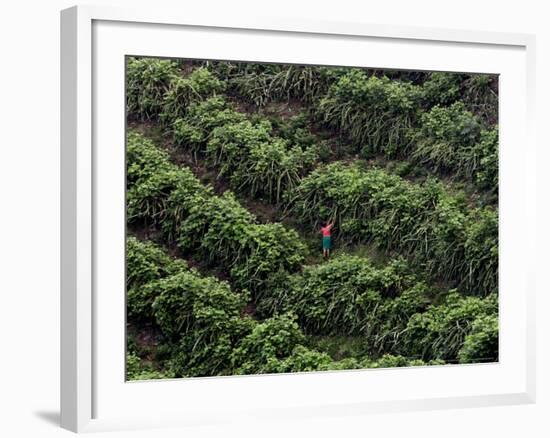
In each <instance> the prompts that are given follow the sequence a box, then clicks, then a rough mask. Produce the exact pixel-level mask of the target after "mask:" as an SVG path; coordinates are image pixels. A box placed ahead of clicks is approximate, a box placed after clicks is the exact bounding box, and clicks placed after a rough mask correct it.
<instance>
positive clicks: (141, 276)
mask: <svg viewBox="0 0 550 438" xmlns="http://www.w3.org/2000/svg"><path fill="white" fill-rule="evenodd" d="M126 266H127V268H126V291H127V296H126V299H127V302H126V305H127V312H128V317H129V318H133V319H147V320H151V319H152V307H151V306H152V304H153V301H154V299H155V298H156V295H155V294H154V292H155V289H154V288H150V287H148V286H147V285H148V283H151V282H153V281H155V280H158V279H160V278H164V277H167V276H170V275H174V274H176V273H177V272H180V271H183V270H186V269H187V265H186V263H185V262H184V261H182V260H179V259H172V258H171V257H169V256H168V255H167V254H166V253H165V252H164V251H163V250H161V249H160V248H159V247H158V246H157V245H155V244H153V243H152V242H146V241H145V242H144V241H140V240H138V239H136V238H135V237H128V239H126Z"/></svg>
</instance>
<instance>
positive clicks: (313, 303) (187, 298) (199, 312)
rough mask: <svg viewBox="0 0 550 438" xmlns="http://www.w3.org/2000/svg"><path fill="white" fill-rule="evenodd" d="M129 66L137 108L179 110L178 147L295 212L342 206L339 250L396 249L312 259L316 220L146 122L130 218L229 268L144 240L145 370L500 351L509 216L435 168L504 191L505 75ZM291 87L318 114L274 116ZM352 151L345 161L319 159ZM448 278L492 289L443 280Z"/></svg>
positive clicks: (321, 366)
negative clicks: (259, 210)
mask: <svg viewBox="0 0 550 438" xmlns="http://www.w3.org/2000/svg"><path fill="white" fill-rule="evenodd" d="M201 66H202V67H201ZM189 68H191V73H190V74H186V73H185V74H184V72H186V71H189ZM127 79H128V102H127V103H128V112H129V114H130V115H131V116H132V117H134V118H138V119H142V120H159V121H161V122H162V125H160V124H159V126H161V127H162V129H163V130H164V133H167V134H171V136H172V139H173V142H174V144H175V145H176V147H178V148H181V149H185V151H186V152H191V153H192V154H193V155H194V157H195V159H196V160H197V161H198V160H202V161H203V162H204V163H205V164H206V165H207V166H208V167H210V168H213V169H215V170H216V172H217V176H218V177H219V178H224V181H223V183H225V181H228V182H229V184H230V187H231V189H232V190H233V191H234V192H236V193H237V194H238V195H239V196H245V197H247V198H255V199H256V200H260V201H266V202H269V203H271V204H275V205H277V206H284V207H285V208H286V211H285V212H283V213H286V218H285V223H287V221H288V223H292V224H296V225H297V226H298V227H302V226H303V227H307V229H310V230H314V229H317V228H318V226H319V222H320V221H326V220H333V221H335V223H336V226H335V230H334V233H333V234H334V236H335V237H336V239H337V242H338V247H339V251H340V250H341V248H344V249H345V247H346V245H348V244H353V245H354V246H356V245H359V246H361V245H364V244H368V245H367V246H363V247H362V249H363V250H364V248H368V251H363V252H358V253H359V254H365V253H368V254H369V257H370V256H371V255H372V254H374V255H372V257H373V260H383V264H380V265H379V264H374V263H373V262H372V261H371V260H370V259H368V258H366V257H358V256H352V255H349V254H346V253H345V251H344V253H343V254H341V255H340V254H338V255H337V256H336V257H334V256H333V258H331V259H329V260H327V261H326V262H323V263H319V264H316V265H304V263H305V260H306V257H307V262H308V263H313V262H314V261H315V257H313V256H311V255H310V254H308V248H307V247H306V245H305V244H304V240H303V239H309V237H310V236H309V235H306V237H305V238H301V237H300V234H299V233H298V232H297V231H295V230H293V229H291V228H288V227H287V226H284V225H282V224H280V223H259V222H258V220H257V219H256V217H255V216H254V215H253V214H251V213H250V212H249V211H247V210H246V209H245V208H243V206H242V205H241V204H240V203H239V201H238V200H237V198H236V197H235V195H233V193H231V192H230V191H225V192H224V193H223V194H221V195H217V194H215V193H214V189H213V188H212V187H210V186H205V185H203V184H202V183H201V181H200V180H199V179H198V178H197V177H196V176H195V175H194V174H193V171H192V170H191V169H189V168H187V167H180V166H178V165H176V164H174V163H172V162H171V160H170V157H169V155H168V154H167V153H166V152H164V151H161V150H160V149H159V148H157V147H156V146H155V144H154V143H153V142H151V141H150V140H147V139H146V138H144V137H143V136H141V135H139V134H137V133H135V132H132V131H130V132H129V133H128V145H127V218H128V222H129V223H130V224H131V226H134V225H135V226H143V225H145V226H151V227H154V229H156V230H158V231H161V233H162V237H160V239H161V240H164V242H170V243H172V244H174V243H175V244H176V245H177V246H178V248H179V251H180V252H181V254H182V255H183V256H184V257H186V256H187V255H190V256H191V257H192V260H190V263H192V264H193V265H194V264H195V263H196V264H197V266H200V269H201V270H202V269H206V270H208V271H210V268H214V269H212V272H216V273H217V275H219V277H220V278H224V279H227V281H229V282H230V283H228V282H226V281H222V280H220V279H218V278H217V277H212V276H204V275H202V274H200V273H199V271H197V270H196V269H192V268H189V267H188V266H187V264H186V263H185V262H183V261H178V260H175V259H173V258H172V257H170V256H168V255H167V253H166V252H165V251H164V250H162V249H160V248H159V247H157V246H156V245H154V244H152V243H150V242H141V241H139V240H137V239H135V238H129V239H128V241H127V264H128V266H127V291H128V295H127V302H128V310H127V311H128V317H129V321H130V325H129V327H130V328H131V329H132V330H137V332H136V335H135V336H133V337H132V339H130V340H129V341H128V342H129V346H130V347H129V355H128V360H127V362H128V364H127V374H128V378H130V379H154V378H165V377H186V376H213V375H228V374H251V373H281V372H303V371H326V370H343V369H358V368H386V367H396V366H423V365H433V364H442V363H445V362H451V363H453V362H461V363H476V362H484V361H494V360H496V359H497V358H498V313H497V311H498V309H497V307H498V306H497V296H496V293H495V292H496V290H497V287H498V211H497V210H496V209H494V208H491V207H474V205H473V203H472V202H471V199H474V200H475V199H476V195H475V194H474V196H473V197H471V198H467V197H466V195H465V194H464V193H462V192H459V191H456V190H450V188H449V187H448V186H445V185H444V184H443V183H442V182H439V181H438V180H437V179H436V178H434V177H428V178H426V172H430V173H438V174H440V175H444V176H450V177H451V178H449V179H450V180H452V179H459V180H461V181H462V182H463V183H465V188H466V190H469V191H470V190H474V187H471V186H474V185H475V188H477V189H480V190H483V191H484V196H489V197H492V198H490V199H495V197H496V196H497V191H498V130H497V128H496V127H494V124H495V123H496V119H497V117H498V112H497V106H496V104H495V102H496V100H495V96H496V87H497V84H496V82H495V81H496V79H495V77H493V76H490V75H468V74H454V73H431V74H427V73H414V72H413V73H407V72H397V71H396V72H388V71H377V70H367V69H340V68H327V67H311V66H283V65H269V64H250V63H226V62H210V61H207V62H203V61H197V62H195V63H189V62H185V63H178V62H172V61H160V60H148V59H137V58H130V59H129V61H128V76H127ZM222 93H227V95H228V96H229V97H224V96H221V95H220V94H222ZM298 101H299V102H298ZM272 102H279V103H277V104H275V103H274V104H273V105H271V106H268V107H266V108H265V109H263V110H262V109H260V108H259V107H260V106H265V105H267V104H269V103H272ZM281 102H288V103H289V109H292V112H293V111H294V109H295V107H296V106H299V107H300V109H303V112H301V113H300V114H299V115H298V116H294V117H290V118H281V117H280V116H279V115H277V116H265V114H273V113H274V109H273V108H279V107H280V106H284V103H281ZM295 104H297V105H295ZM302 105H303V106H302ZM254 109H257V110H258V111H257V112H256V113H255V114H252V115H251V114H250V113H251V112H252V110H254ZM244 111H246V112H244ZM289 113H290V111H289ZM314 121H315V123H317V122H319V124H316V125H315V128H313V129H312V124H313V123H314ZM320 125H321V126H320ZM327 128H328V129H327ZM314 132H315V134H314ZM318 132H320V134H319V133H318ZM335 133H338V134H340V136H339V137H336V138H334V134H335ZM320 137H324V138H328V139H329V140H326V141H320V140H319V138H320ZM329 142H330V148H329V146H328V144H329ZM358 153H362V155H363V158H368V159H369V160H368V161H367V160H356V158H357V154H358ZM336 157H338V158H342V159H343V160H344V162H345V163H344V162H341V163H338V162H337V163H332V164H328V165H322V164H321V163H323V162H326V161H330V160H333V159H334V158H336ZM388 158H391V159H392V162H391V163H389V164H388V163H387V161H388ZM349 161H355V162H356V164H354V165H350V164H349ZM373 163H376V164H373ZM377 165H383V166H385V169H387V170H382V169H379V168H377V167H376V166H377ZM390 167H392V168H393V171H391V172H389V171H388V169H389V168H390ZM399 175H402V176H399ZM406 178H408V179H406ZM413 179H414V180H415V182H413V181H412V180H413ZM452 184H454V183H452ZM220 185H221V186H224V184H220ZM449 186H451V183H449ZM216 187H218V186H216ZM483 200H485V201H486V200H487V198H485V197H484V198H483ZM255 202H256V201H255ZM480 205H481V204H480ZM299 229H300V231H301V232H302V231H304V230H303V228H299ZM311 235H312V236H313V231H312V232H311ZM313 238H314V237H311V239H313ZM314 245H315V243H312V244H311V245H309V246H310V247H311V248H313V247H314ZM396 255H399V258H395V256H396ZM387 258H393V261H390V262H386V260H387ZM405 260H406V262H405ZM426 281H433V282H434V284H437V288H435V287H430V286H428V285H427V283H426ZM435 282H437V283H435ZM443 285H445V286H443ZM446 287H456V288H458V290H460V292H461V293H466V294H468V295H479V296H484V297H485V298H480V297H475V296H465V295H461V294H460V293H458V292H457V291H451V292H450V293H448V292H444V291H442V290H438V289H441V288H446ZM265 318H267V319H265ZM145 325H146V327H147V330H145V331H144V332H143V333H142V332H140V330H141V329H140V327H141V328H143V327H145ZM137 334H139V336H138V335H137ZM151 334H153V338H154V340H153V343H151V344H150V345H149V344H147V342H148V341H147V340H146V339H147V336H144V335H151ZM149 337H150V336H149ZM132 342H133V343H134V344H133V346H132V345H131V344H132Z"/></svg>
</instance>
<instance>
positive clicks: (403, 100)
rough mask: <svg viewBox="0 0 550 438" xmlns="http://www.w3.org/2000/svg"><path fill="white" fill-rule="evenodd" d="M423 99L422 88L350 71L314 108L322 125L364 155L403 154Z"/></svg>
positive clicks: (407, 145) (332, 86)
mask: <svg viewBox="0 0 550 438" xmlns="http://www.w3.org/2000/svg"><path fill="white" fill-rule="evenodd" d="M421 96H422V91H421V88H420V87H418V86H416V85H412V84H410V83H408V82H401V81H395V80H391V79H388V78H387V77H381V78H378V77H376V76H371V77H368V76H367V74H366V73H365V72H364V71H361V70H358V69H357V70H351V71H350V72H349V73H347V74H346V75H344V76H342V77H341V78H340V79H339V80H338V81H337V82H336V83H334V84H332V85H331V87H330V88H329V90H328V93H327V94H326V95H325V96H324V97H323V98H322V99H320V101H319V104H318V106H317V108H316V111H317V113H318V116H319V117H320V119H321V121H322V122H323V123H325V124H326V125H327V126H329V127H331V128H333V129H336V130H338V131H339V132H341V133H342V134H344V135H345V136H346V137H348V138H349V140H350V141H352V142H353V143H354V144H355V145H356V146H357V147H358V148H361V149H362V151H363V153H364V154H366V155H369V154H371V153H378V152H381V153H384V154H386V155H388V156H395V155H399V154H402V153H404V152H405V151H406V150H407V149H408V147H409V144H410V140H409V138H408V132H409V130H410V128H411V127H412V125H413V122H414V119H415V117H416V112H417V110H418V109H419V105H420V99H421Z"/></svg>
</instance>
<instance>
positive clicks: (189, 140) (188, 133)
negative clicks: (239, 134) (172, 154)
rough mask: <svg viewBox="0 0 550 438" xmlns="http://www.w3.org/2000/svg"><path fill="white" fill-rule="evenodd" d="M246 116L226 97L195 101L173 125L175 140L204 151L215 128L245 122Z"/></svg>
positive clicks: (185, 146) (196, 150) (189, 148)
mask: <svg viewBox="0 0 550 438" xmlns="http://www.w3.org/2000/svg"><path fill="white" fill-rule="evenodd" d="M245 120H246V116H245V115H244V114H243V113H239V112H237V111H235V110H234V109H233V108H232V107H230V106H229V105H228V104H227V102H226V101H225V99H224V98H222V97H220V96H216V97H211V98H209V99H206V100H204V101H200V102H193V103H192V104H190V105H189V107H188V109H187V114H186V115H185V117H184V118H178V119H176V120H175V121H174V123H173V125H172V134H173V138H174V142H175V143H176V144H177V145H179V146H181V147H184V148H185V149H188V150H191V151H193V152H194V153H195V156H196V154H197V153H198V152H204V149H205V146H206V144H207V142H208V139H209V137H210V134H211V132H212V131H213V130H214V128H217V127H219V126H224V125H228V124H237V123H239V122H244V121H245Z"/></svg>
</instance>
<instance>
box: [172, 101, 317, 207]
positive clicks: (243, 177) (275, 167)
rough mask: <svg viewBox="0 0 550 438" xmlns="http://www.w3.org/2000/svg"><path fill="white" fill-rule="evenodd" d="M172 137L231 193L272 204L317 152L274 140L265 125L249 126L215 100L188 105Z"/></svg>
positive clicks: (293, 183) (243, 117)
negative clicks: (200, 158)
mask: <svg viewBox="0 0 550 438" xmlns="http://www.w3.org/2000/svg"><path fill="white" fill-rule="evenodd" d="M173 134H174V140H175V142H176V143H177V144H178V145H180V146H181V147H183V148H186V149H188V150H190V151H192V152H193V153H194V154H195V156H197V154H198V153H202V154H203V155H204V156H205V158H206V160H207V162H208V163H209V164H210V165H211V166H214V167H216V168H217V169H218V176H219V177H221V176H227V177H228V178H229V180H230V183H231V186H232V188H233V189H234V190H235V191H238V192H240V193H245V194H247V195H249V196H252V197H266V198H267V199H268V200H269V201H270V202H279V200H280V198H281V196H282V194H283V192H285V191H287V190H289V189H291V188H293V187H294V186H295V185H296V184H297V182H298V181H299V179H300V177H301V176H302V175H303V174H304V173H305V172H307V171H308V170H309V169H310V168H311V167H312V165H313V164H314V163H315V161H316V160H317V157H318V151H319V148H318V147H317V146H316V145H314V144H310V145H307V146H304V147H302V146H300V145H295V144H292V143H290V142H289V141H287V140H285V139H282V138H280V137H277V136H274V135H273V133H272V126H271V124H270V123H269V121H267V120H265V119H261V120H258V121H254V122H252V121H251V120H248V119H247V118H246V117H245V116H244V115H243V114H241V113H238V112H236V111H235V110H233V109H231V107H229V106H228V105H227V104H226V103H225V101H223V100H222V99H219V98H213V99H209V100H207V101H205V102H202V103H199V104H194V105H191V106H190V107H189V113H188V115H187V117H185V118H183V119H178V120H176V122H175V123H174V128H173Z"/></svg>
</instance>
